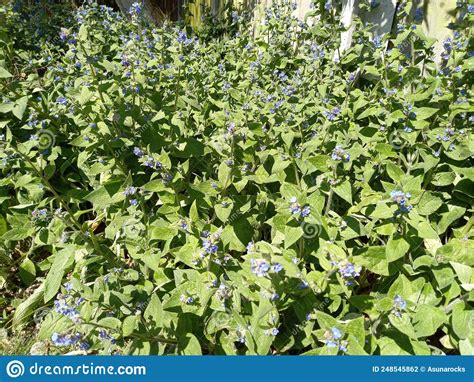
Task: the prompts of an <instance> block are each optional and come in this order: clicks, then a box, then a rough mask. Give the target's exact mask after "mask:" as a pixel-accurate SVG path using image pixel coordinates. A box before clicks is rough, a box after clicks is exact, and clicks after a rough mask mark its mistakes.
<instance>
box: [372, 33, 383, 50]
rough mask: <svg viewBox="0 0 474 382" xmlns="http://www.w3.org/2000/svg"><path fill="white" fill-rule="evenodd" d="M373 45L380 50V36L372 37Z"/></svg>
mask: <svg viewBox="0 0 474 382" xmlns="http://www.w3.org/2000/svg"><path fill="white" fill-rule="evenodd" d="M372 43H373V44H374V46H375V48H377V49H378V48H381V47H382V36H374V39H373V41H372Z"/></svg>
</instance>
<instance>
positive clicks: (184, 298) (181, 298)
mask: <svg viewBox="0 0 474 382" xmlns="http://www.w3.org/2000/svg"><path fill="white" fill-rule="evenodd" d="M179 301H181V302H182V303H183V304H187V305H191V304H192V303H193V302H194V298H193V297H192V296H187V295H185V294H181V295H180V296H179Z"/></svg>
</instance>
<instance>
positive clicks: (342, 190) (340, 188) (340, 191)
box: [333, 180, 352, 204]
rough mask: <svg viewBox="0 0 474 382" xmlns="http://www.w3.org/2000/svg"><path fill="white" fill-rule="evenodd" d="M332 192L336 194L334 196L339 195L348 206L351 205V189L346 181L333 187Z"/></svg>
mask: <svg viewBox="0 0 474 382" xmlns="http://www.w3.org/2000/svg"><path fill="white" fill-rule="evenodd" d="M333 190H334V192H335V193H336V195H339V196H340V197H341V198H342V199H344V200H345V201H346V202H348V203H349V204H352V189H351V183H350V182H349V181H348V180H344V181H343V182H341V183H339V184H338V185H336V186H334V187H333Z"/></svg>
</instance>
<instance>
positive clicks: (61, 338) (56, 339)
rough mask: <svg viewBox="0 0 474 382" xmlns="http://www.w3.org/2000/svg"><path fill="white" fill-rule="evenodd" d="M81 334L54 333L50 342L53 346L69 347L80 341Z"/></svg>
mask: <svg viewBox="0 0 474 382" xmlns="http://www.w3.org/2000/svg"><path fill="white" fill-rule="evenodd" d="M81 337H82V336H81V334H80V333H76V334H60V333H56V332H54V333H53V335H52V336H51V341H52V342H53V344H54V345H55V346H71V345H75V344H77V343H78V342H79V341H80V340H81Z"/></svg>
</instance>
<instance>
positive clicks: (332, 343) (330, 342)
mask: <svg viewBox="0 0 474 382" xmlns="http://www.w3.org/2000/svg"><path fill="white" fill-rule="evenodd" d="M326 346H327V347H328V348H329V349H331V348H335V347H337V342H336V341H333V340H328V341H326Z"/></svg>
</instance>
